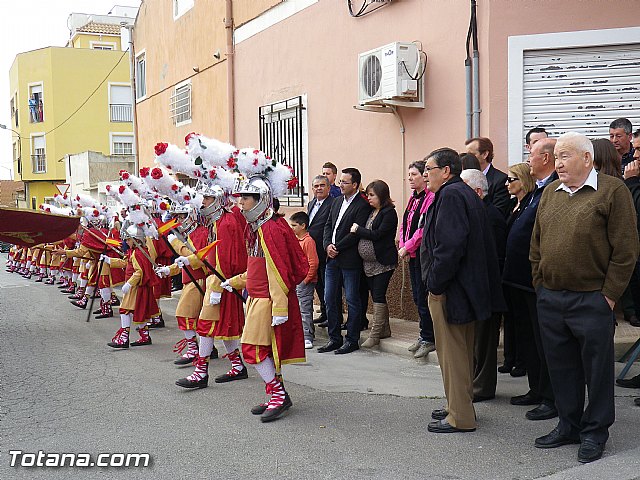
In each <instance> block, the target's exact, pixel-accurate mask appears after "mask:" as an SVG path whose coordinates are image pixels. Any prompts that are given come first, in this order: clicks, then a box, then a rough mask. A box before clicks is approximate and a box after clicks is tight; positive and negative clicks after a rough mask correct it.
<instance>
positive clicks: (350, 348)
mask: <svg viewBox="0 0 640 480" xmlns="http://www.w3.org/2000/svg"><path fill="white" fill-rule="evenodd" d="M359 349H360V347H359V346H358V343H357V342H344V343H343V344H342V346H341V347H340V348H339V349H337V350H336V351H335V352H333V353H335V354H336V355H344V354H345V353H351V352H355V351H356V350H359Z"/></svg>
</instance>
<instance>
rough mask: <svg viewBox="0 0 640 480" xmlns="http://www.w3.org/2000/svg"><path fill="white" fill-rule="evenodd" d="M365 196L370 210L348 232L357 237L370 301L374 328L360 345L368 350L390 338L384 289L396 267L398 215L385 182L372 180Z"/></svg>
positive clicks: (385, 289)
mask: <svg viewBox="0 0 640 480" xmlns="http://www.w3.org/2000/svg"><path fill="white" fill-rule="evenodd" d="M366 193H367V199H368V200H369V205H371V207H372V208H373V210H372V211H371V214H370V215H369V218H368V219H367V222H366V224H365V225H358V224H357V223H354V224H353V225H352V226H351V233H352V234H353V235H356V236H358V237H359V238H360V241H359V242H358V253H359V254H360V257H362V263H363V268H364V273H365V275H366V278H367V285H368V286H369V290H370V291H371V297H372V299H373V326H372V327H371V331H370V333H369V338H368V339H367V340H365V342H364V343H363V344H362V346H363V347H365V348H369V347H373V346H375V345H378V344H379V343H380V339H381V338H387V337H390V336H391V328H390V326H389V307H388V306H387V288H388V286H389V282H390V281H391V276H392V275H393V271H394V270H395V269H396V267H397V266H398V251H397V249H396V244H395V238H396V230H397V228H398V215H397V213H396V209H395V207H394V206H393V202H392V201H391V197H390V195H389V185H387V184H386V183H385V182H383V181H382V180H374V181H373V182H371V183H370V184H369V185H367V188H366Z"/></svg>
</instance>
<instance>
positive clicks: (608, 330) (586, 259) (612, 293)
mask: <svg viewBox="0 0 640 480" xmlns="http://www.w3.org/2000/svg"><path fill="white" fill-rule="evenodd" d="M554 155H555V159H556V162H555V163H556V171H557V172H558V176H559V179H558V180H556V181H554V182H553V183H551V184H550V185H549V186H548V187H547V188H546V189H545V191H544V193H543V194H542V199H541V200H540V206H539V207H538V213H537V217H536V223H535V226H534V229H533V235H532V238H531V250H530V253H529V258H530V260H531V267H532V274H533V286H534V287H535V289H536V293H537V296H538V317H539V322H540V335H541V338H542V344H543V346H544V353H545V357H546V360H547V365H548V367H549V376H550V378H551V385H552V387H553V393H554V395H555V401H556V407H557V409H558V414H559V423H558V425H557V426H556V427H555V428H554V429H553V430H552V431H551V433H549V434H547V435H544V436H542V437H539V438H536V441H535V446H536V447H538V448H555V447H559V446H562V445H566V444H570V443H580V448H579V450H578V461H580V462H582V463H587V462H592V461H594V460H597V459H599V458H600V457H601V456H602V452H603V450H604V446H605V443H606V441H607V439H608V437H609V427H610V426H611V425H612V424H613V421H614V418H615V407H614V396H613V380H614V368H613V362H614V358H613V334H614V322H615V319H614V315H613V307H614V305H615V303H616V301H617V300H618V299H619V298H620V296H621V295H622V293H623V292H624V289H625V288H626V286H627V283H628V282H629V278H630V277H631V273H632V272H633V268H634V265H635V262H636V259H637V258H638V233H637V230H636V228H635V225H636V213H635V208H634V206H633V201H632V198H631V194H630V193H629V189H628V188H626V186H625V185H624V183H623V182H622V181H621V180H619V179H617V178H614V177H612V176H609V175H602V174H598V173H597V172H596V171H595V169H594V168H593V146H592V144H591V141H590V140H589V139H588V138H587V137H585V136H584V135H581V134H578V133H575V132H569V133H565V134H564V135H562V136H560V138H558V142H557V143H556V146H555V149H554ZM585 383H586V386H587V390H588V394H589V404H588V406H587V408H586V409H584V402H585V395H584V392H585Z"/></svg>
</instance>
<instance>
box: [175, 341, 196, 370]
mask: <svg viewBox="0 0 640 480" xmlns="http://www.w3.org/2000/svg"><path fill="white" fill-rule="evenodd" d="M184 347H188V348H187V353H183V354H182V355H180V358H178V359H177V360H176V361H175V362H173V364H174V365H189V364H190V363H192V362H193V361H194V360H195V359H196V358H197V357H198V342H197V340H196V337H192V338H189V339H187V338H183V339H182V340H180V341H179V342H178V343H176V344H175V345H174V346H173V351H174V352H175V353H182V351H183V350H184Z"/></svg>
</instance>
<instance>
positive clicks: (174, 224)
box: [158, 218, 180, 235]
mask: <svg viewBox="0 0 640 480" xmlns="http://www.w3.org/2000/svg"><path fill="white" fill-rule="evenodd" d="M179 226H180V222H178V219H177V218H172V219H171V220H169V221H167V222H164V223H161V224H160V225H158V233H159V234H160V235H166V234H167V233H169V232H170V231H171V230H173V229H174V228H178V227H179Z"/></svg>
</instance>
